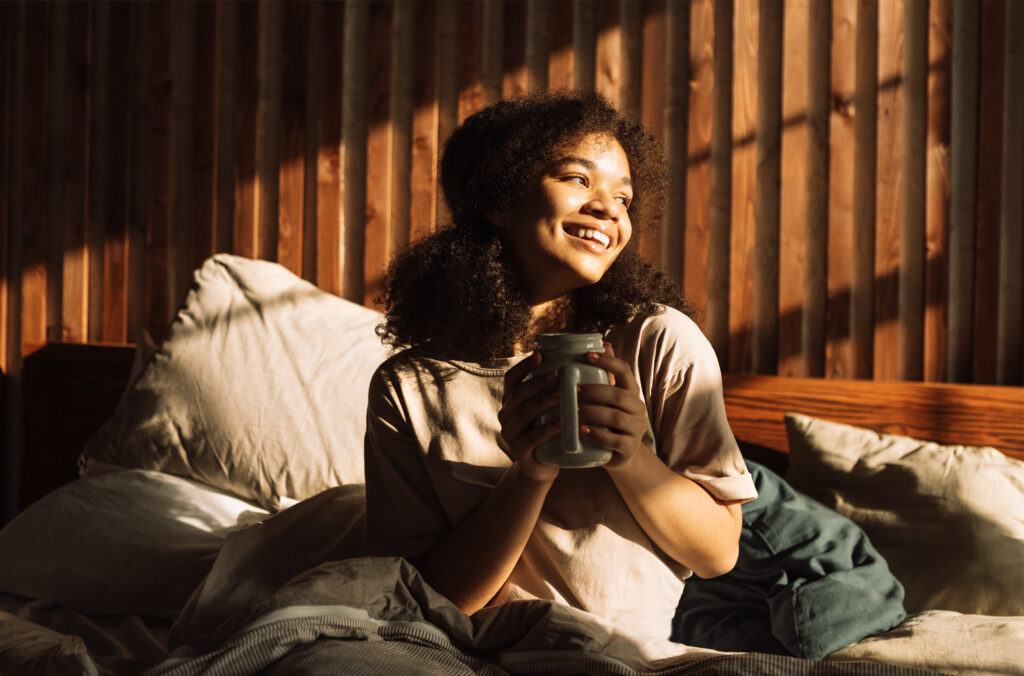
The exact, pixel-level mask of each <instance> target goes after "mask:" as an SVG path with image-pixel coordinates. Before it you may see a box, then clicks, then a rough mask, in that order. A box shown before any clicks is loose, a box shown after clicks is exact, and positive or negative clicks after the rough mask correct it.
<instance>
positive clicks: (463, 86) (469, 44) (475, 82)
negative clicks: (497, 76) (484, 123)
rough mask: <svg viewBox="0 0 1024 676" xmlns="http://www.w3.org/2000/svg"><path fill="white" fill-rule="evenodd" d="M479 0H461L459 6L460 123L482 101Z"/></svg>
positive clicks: (481, 13)
mask: <svg viewBox="0 0 1024 676" xmlns="http://www.w3.org/2000/svg"><path fill="white" fill-rule="evenodd" d="M482 4H483V3H482V0H462V1H461V2H459V5H458V22H459V67H458V70H457V74H456V77H457V78H458V83H457V86H458V89H459V122H460V123H461V122H462V121H463V120H465V119H466V118H467V117H469V116H470V115H472V114H473V113H475V112H476V111H478V110H480V108H481V107H482V100H483V84H482V81H481V78H482V72H481V65H482V64H481V62H482V60H483V59H482V54H483V44H482V42H481V40H480V28H481V26H482V25H483V7H482Z"/></svg>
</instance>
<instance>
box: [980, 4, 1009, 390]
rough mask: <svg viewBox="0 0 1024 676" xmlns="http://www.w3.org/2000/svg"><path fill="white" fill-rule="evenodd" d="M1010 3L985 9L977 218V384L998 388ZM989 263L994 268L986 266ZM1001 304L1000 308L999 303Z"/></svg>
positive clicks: (982, 6)
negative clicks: (1000, 250) (1007, 6)
mask: <svg viewBox="0 0 1024 676" xmlns="http://www.w3.org/2000/svg"><path fill="white" fill-rule="evenodd" d="M1006 4H1007V3H1006V2H1003V1H1002V0H993V1H992V2H986V3H981V5H980V9H981V43H980V45H981V55H980V62H979V67H980V71H979V72H980V73H981V80H980V84H979V102H978V104H979V107H978V148H977V152H978V176H977V187H976V189H977V191H978V192H977V201H976V205H975V206H976V211H975V214H974V218H973V221H974V241H975V259H976V261H977V264H976V266H975V269H974V334H973V347H974V355H973V357H974V359H973V370H972V377H971V380H972V382H976V383H987V384H991V383H995V382H996V357H997V354H998V345H999V341H998V336H999V314H998V313H999V301H998V298H999V265H998V264H997V263H996V261H997V260H998V259H999V256H1000V254H999V245H1000V242H999V218H1000V216H999V211H1000V203H1001V202H1002V198H1001V176H1002V164H1003V133H1002V131H1003V88H1002V86H1001V85H1002V82H1003V75H1004V63H1003V58H1004V56H1005V53H1006V49H1005V39H1006V30H1005V29H1006ZM983 261H988V264H983ZM993 299H995V302H993Z"/></svg>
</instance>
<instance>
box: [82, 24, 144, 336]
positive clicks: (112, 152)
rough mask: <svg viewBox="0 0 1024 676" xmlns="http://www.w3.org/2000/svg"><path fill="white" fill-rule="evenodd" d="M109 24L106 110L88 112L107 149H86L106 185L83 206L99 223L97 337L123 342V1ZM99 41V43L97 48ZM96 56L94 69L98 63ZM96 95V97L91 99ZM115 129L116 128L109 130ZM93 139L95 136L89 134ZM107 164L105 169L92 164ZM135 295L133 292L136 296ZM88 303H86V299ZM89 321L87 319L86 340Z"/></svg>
mask: <svg viewBox="0 0 1024 676" xmlns="http://www.w3.org/2000/svg"><path fill="white" fill-rule="evenodd" d="M109 21H110V24H109V25H108V26H107V27H106V30H107V31H109V35H108V36H107V37H106V39H105V40H99V41H98V43H97V47H99V48H100V49H103V50H105V52H106V53H105V55H104V56H103V57H102V58H103V59H105V60H106V64H107V65H106V69H107V75H106V77H107V78H108V94H107V96H106V97H105V98H106V99H107V103H106V106H107V111H106V115H105V119H101V118H103V117H104V113H103V112H101V111H95V112H94V113H93V116H92V120H93V124H94V125H101V126H105V130H99V131H97V135H99V136H102V135H103V134H106V138H107V139H108V141H107V143H108V144H109V147H108V148H106V149H104V148H102V147H101V146H103V145H104V144H103V143H102V142H101V141H94V142H91V143H90V145H91V147H92V148H94V151H93V152H92V153H90V162H91V165H92V167H93V169H90V175H91V176H92V177H93V178H94V179H96V178H97V177H99V176H102V175H103V173H104V172H106V176H107V180H108V181H109V184H108V185H107V187H106V189H98V190H97V191H96V194H95V195H94V196H91V197H90V202H89V209H90V211H91V212H93V213H95V214H96V219H97V220H98V221H101V222H102V223H103V227H102V231H103V233H104V236H103V253H102V257H103V259H102V260H103V265H102V270H101V273H102V276H103V291H102V293H103V301H102V312H103V315H102V334H101V336H100V337H99V338H98V339H99V340H103V341H107V342H112V343H118V342H121V343H123V342H129V341H130V340H132V339H133V338H134V337H133V336H130V335H129V333H128V295H129V292H130V289H129V284H128V256H129V248H128V245H129V239H128V233H129V224H128V214H129V173H128V169H129V149H130V145H131V133H130V130H131V128H132V117H131V110H132V106H131V77H130V73H131V68H130V66H129V63H130V62H131V59H130V58H129V56H128V55H129V54H130V49H129V47H130V41H128V40H122V41H118V42H117V43H116V47H115V42H114V41H113V40H112V39H111V36H113V35H127V34H128V33H129V31H130V30H131V10H130V8H129V7H128V5H119V6H116V7H114V8H113V11H112V12H111V15H110V19H109ZM103 43H105V46H100V45H101V44H103ZM99 58H100V57H97V62H98V63H97V68H98V69H100V67H99ZM97 98H98V97H97ZM115 130H116V132H115ZM94 138H95V136H94ZM104 164H109V166H107V168H106V169H105V170H101V169H99V167H98V165H104ZM99 182H100V183H102V181H99ZM136 295H137V294H136ZM90 303H91V301H90ZM91 326H92V320H91V319H90V340H93V339H94V338H92V335H91Z"/></svg>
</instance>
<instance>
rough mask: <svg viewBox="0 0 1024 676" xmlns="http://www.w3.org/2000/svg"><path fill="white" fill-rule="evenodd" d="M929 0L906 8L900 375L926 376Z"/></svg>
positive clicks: (902, 157) (910, 3)
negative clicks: (925, 290)
mask: <svg viewBox="0 0 1024 676" xmlns="http://www.w3.org/2000/svg"><path fill="white" fill-rule="evenodd" d="M928 12H929V3H926V2H907V3H906V4H904V6H903V26H904V36H905V41H904V53H903V92H904V101H905V104H904V111H903V120H902V122H903V127H902V130H901V136H902V144H903V145H902V149H901V152H900V160H901V173H902V182H901V184H900V185H901V189H902V194H901V196H900V210H899V215H900V255H899V265H900V267H899V314H900V318H899V329H900V332H899V362H898V366H899V371H898V374H899V378H900V379H901V380H922V379H923V378H924V350H923V349H922V348H923V347H924V307H925V294H924V285H925V241H926V239H925V238H926V202H925V189H926V186H927V183H926V181H927V176H926V172H927V167H928V164H927V160H928V157H927V154H926V152H927V140H928V30H929V21H928Z"/></svg>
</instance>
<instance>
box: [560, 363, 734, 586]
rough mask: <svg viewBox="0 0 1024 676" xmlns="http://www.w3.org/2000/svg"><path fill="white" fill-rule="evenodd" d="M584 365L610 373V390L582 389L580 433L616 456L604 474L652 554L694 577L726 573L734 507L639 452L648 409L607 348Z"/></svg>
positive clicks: (652, 456)
mask: <svg viewBox="0 0 1024 676" xmlns="http://www.w3.org/2000/svg"><path fill="white" fill-rule="evenodd" d="M589 359H590V361H591V363H593V364H594V365H596V366H600V367H601V368H603V369H605V370H606V371H608V373H609V375H610V376H611V381H612V386H611V387H609V386H607V385H584V386H581V398H582V399H583V401H584V402H585V403H583V404H581V406H580V421H581V423H584V424H582V425H581V429H580V432H581V433H582V434H584V435H586V436H588V437H590V438H591V439H593V440H594V441H595V442H597V443H598V444H600V445H602V446H604V447H605V448H609V449H611V450H613V451H615V453H616V455H615V456H614V457H613V459H612V461H611V462H609V463H608V465H606V470H607V471H608V474H609V475H610V476H611V478H612V481H613V482H614V483H615V485H616V487H617V488H618V490H619V493H620V494H621V495H622V499H623V500H624V501H625V503H626V505H627V506H628V507H629V510H630V512H631V513H632V514H633V517H634V518H635V519H636V520H637V523H639V524H640V526H641V528H643V529H644V532H646V533H647V535H648V537H650V538H651V540H653V541H654V543H655V544H656V545H658V547H660V548H661V549H662V550H663V551H664V552H665V553H666V554H668V555H669V556H671V557H672V558H673V559H675V560H676V561H678V562H679V563H681V564H683V565H685V566H687V567H688V568H690V569H692V570H693V571H694V572H695V573H696V574H697V575H699V576H701V577H715V576H717V575H722V574H724V573H727V572H729V571H730V570H731V569H732V567H733V566H734V565H735V563H736V557H737V553H738V545H739V536H740V528H741V526H742V511H741V509H740V501H736V502H732V503H726V502H723V501H721V500H718V499H717V498H715V497H714V496H712V495H711V494H710V493H708V492H707V491H706V490H704V488H703V487H701V486H700V485H699V484H697V483H696V482H694V481H692V480H690V479H688V478H686V477H684V476H681V475H679V474H677V473H676V472H674V471H672V469H670V468H669V467H668V466H667V465H666V464H665V463H664V462H662V460H661V458H659V457H658V456H657V455H655V454H654V453H652V452H651V451H650V450H649V449H648V448H647V447H646V446H644V444H643V441H642V440H643V436H644V432H645V431H646V430H647V426H648V421H647V408H646V406H645V405H644V403H643V401H642V400H641V398H640V388H639V386H638V385H637V382H636V379H635V378H634V377H633V374H632V372H631V370H630V368H629V365H628V364H627V363H626V362H624V361H623V360H621V359H618V358H617V357H616V356H615V353H614V351H613V350H612V348H611V345H608V344H607V343H606V344H605V352H604V353H603V354H602V353H591V354H590V356H589Z"/></svg>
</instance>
